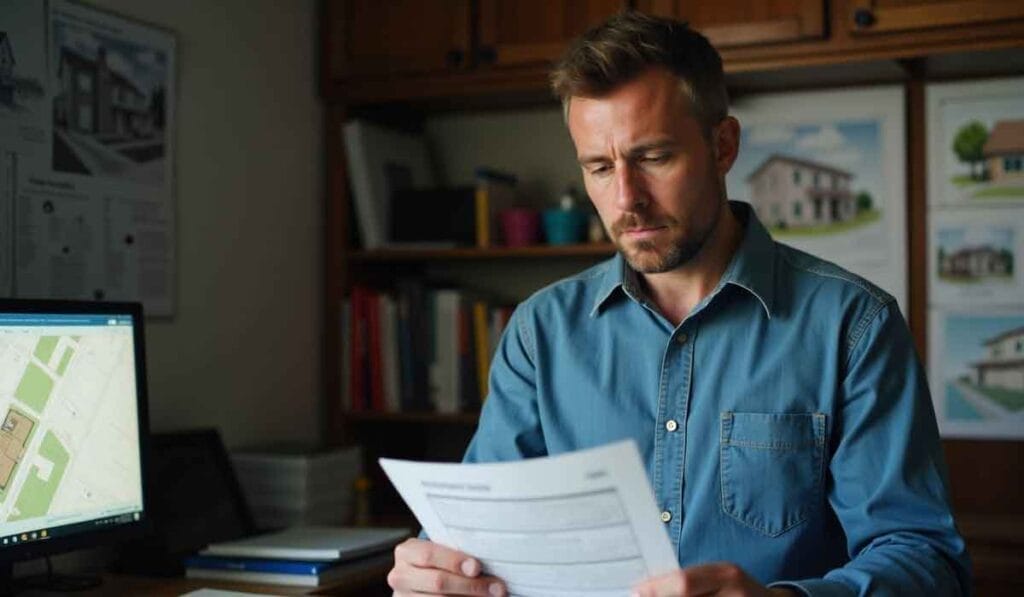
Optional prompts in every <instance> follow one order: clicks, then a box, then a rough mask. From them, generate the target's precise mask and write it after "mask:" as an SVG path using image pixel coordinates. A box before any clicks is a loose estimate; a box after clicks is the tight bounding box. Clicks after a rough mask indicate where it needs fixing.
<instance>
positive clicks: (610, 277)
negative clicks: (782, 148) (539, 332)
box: [590, 201, 775, 319]
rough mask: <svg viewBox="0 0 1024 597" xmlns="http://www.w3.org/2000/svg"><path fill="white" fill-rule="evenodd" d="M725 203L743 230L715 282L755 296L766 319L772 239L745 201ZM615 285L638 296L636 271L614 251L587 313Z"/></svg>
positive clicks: (771, 303) (770, 302) (771, 292)
mask: <svg viewBox="0 0 1024 597" xmlns="http://www.w3.org/2000/svg"><path fill="white" fill-rule="evenodd" d="M729 207H730V208H731V209H732V211H733V214H734V215H735V216H736V217H737V219H739V221H740V223H741V224H742V225H743V227H744V234H743V240H742V241H741V242H740V246H739V247H738V248H737V249H736V253H735V255H733V257H732V260H731V261H730V262H729V266H728V267H727V268H726V270H725V273H724V274H722V280H721V282H719V284H718V286H719V288H721V287H722V286H724V285H726V284H732V285H734V286H738V287H739V288H743V289H744V290H746V291H747V292H749V293H750V294H752V295H754V296H755V297H756V298H757V300H758V301H759V302H760V303H761V305H762V306H763V307H764V310H765V314H766V315H767V316H768V317H769V319H770V318H771V316H772V311H773V310H774V307H775V286H774V280H775V241H773V240H772V237H771V236H770V235H769V234H768V231H767V230H766V229H765V227H764V225H763V224H761V222H760V220H758V219H757V215H756V214H755V213H754V210H753V209H751V207H750V205H749V204H747V203H744V202H742V201H729ZM618 289H621V290H622V291H623V292H624V293H625V294H626V295H627V296H629V297H630V298H632V299H633V300H636V301H639V300H641V299H642V293H641V291H640V286H639V283H638V280H637V273H636V272H635V271H633V269H632V268H631V267H629V264H628V263H627V262H626V260H625V259H623V257H622V254H621V253H616V254H615V257H614V258H612V260H611V261H609V262H608V267H606V268H605V271H604V275H603V276H602V277H601V281H600V285H599V286H598V291H597V295H596V299H595V301H594V307H593V308H592V309H591V311H590V315H591V317H593V316H595V315H597V314H598V313H599V312H600V310H601V307H602V306H603V305H604V304H605V303H606V302H608V300H609V299H610V298H611V297H612V295H613V294H615V291H616V290H618Z"/></svg>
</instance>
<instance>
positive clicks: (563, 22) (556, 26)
mask: <svg viewBox="0 0 1024 597" xmlns="http://www.w3.org/2000/svg"><path fill="white" fill-rule="evenodd" d="M627 5H628V2H627V1H626V0H480V47H479V48H478V51H477V55H476V59H477V62H478V63H479V64H481V65H489V64H496V65H501V66H508V65H521V64H530V63H540V62H547V61H551V60H555V59H557V58H558V57H559V56H560V55H561V53H562V51H563V50H564V49H565V45H566V43H567V42H568V41H569V40H570V39H572V38H574V37H576V36H577V35H579V34H580V33H583V32H584V31H586V30H587V29H589V28H590V27H592V26H594V25H596V24H598V23H600V22H601V21H603V20H604V19H606V18H608V17H609V16H611V15H613V14H615V13H617V12H619V11H620V10H622V9H623V8H625V7H626V6H627Z"/></svg>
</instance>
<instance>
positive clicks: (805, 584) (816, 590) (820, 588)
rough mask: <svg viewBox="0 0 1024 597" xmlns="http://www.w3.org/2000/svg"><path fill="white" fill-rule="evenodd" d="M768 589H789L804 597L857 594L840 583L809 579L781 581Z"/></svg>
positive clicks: (837, 596) (831, 596)
mask: <svg viewBox="0 0 1024 597" xmlns="http://www.w3.org/2000/svg"><path fill="white" fill-rule="evenodd" d="M768 588H769V589H776V588H777V589H790V590H793V591H796V592H797V593H799V594H800V595H803V596H804V597H856V595H857V592H856V591H853V590H851V589H850V587H848V586H846V585H844V584H843V583H841V582H836V581H834V580H825V579H823V578H810V579H807V580H783V581H779V582H773V583H772V584H770V585H768Z"/></svg>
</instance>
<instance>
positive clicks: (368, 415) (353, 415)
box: [345, 411, 480, 425]
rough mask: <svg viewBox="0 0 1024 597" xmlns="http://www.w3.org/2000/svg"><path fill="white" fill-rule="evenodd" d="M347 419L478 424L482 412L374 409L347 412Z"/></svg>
mask: <svg viewBox="0 0 1024 597" xmlns="http://www.w3.org/2000/svg"><path fill="white" fill-rule="evenodd" d="M345 419H347V420H348V421H351V422H354V423H443V424H448V425H476V424H477V422H478V421H479V420H480V413H453V414H442V413H430V412H425V413H382V412H374V411H365V412H347V413H345Z"/></svg>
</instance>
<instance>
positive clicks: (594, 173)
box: [590, 166, 612, 176]
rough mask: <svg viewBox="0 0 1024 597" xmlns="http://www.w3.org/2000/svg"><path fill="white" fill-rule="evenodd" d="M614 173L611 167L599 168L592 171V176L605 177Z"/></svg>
mask: <svg viewBox="0 0 1024 597" xmlns="http://www.w3.org/2000/svg"><path fill="white" fill-rule="evenodd" d="M611 171H612V168H611V166H597V167H596V168H591V169H590V175H591V176H604V175H606V174H608V173H610V172H611Z"/></svg>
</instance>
